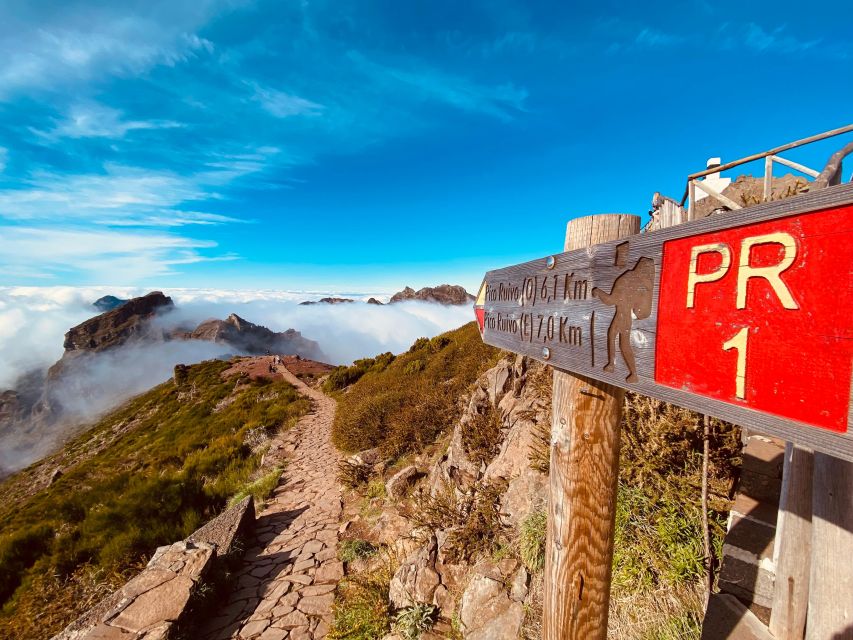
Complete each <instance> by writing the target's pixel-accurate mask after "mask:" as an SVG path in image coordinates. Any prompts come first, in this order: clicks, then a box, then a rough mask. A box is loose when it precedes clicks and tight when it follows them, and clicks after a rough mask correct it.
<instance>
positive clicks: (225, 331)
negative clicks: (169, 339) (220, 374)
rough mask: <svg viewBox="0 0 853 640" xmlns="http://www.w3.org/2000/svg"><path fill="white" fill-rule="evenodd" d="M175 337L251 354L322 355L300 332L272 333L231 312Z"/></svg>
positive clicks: (311, 341)
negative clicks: (220, 318) (221, 345)
mask: <svg viewBox="0 0 853 640" xmlns="http://www.w3.org/2000/svg"><path fill="white" fill-rule="evenodd" d="M175 337H180V338H185V339H189V340H209V341H210V342H225V343H228V344H229V345H231V346H232V347H234V348H235V349H237V350H239V351H241V352H244V353H248V354H252V355H261V354H264V353H288V354H296V355H300V356H302V357H305V358H310V359H320V358H322V355H323V354H322V352H321V351H320V345H318V344H317V343H316V342H314V341H313V340H308V339H307V338H304V337H302V334H301V333H299V332H298V331H296V330H295V329H288V330H287V331H283V332H281V333H276V332H275V331H270V330H269V329H267V328H266V327H262V326H260V325H257V324H254V323H252V322H249V321H248V320H245V319H243V318H241V317H240V316H238V315H237V314H236V313H232V314H231V315H230V316H228V318H227V319H225V320H206V321H204V322H202V323H201V324H200V325H198V327H196V328H195V329H194V330H193V331H191V332H190V333H181V334H177V335H175Z"/></svg>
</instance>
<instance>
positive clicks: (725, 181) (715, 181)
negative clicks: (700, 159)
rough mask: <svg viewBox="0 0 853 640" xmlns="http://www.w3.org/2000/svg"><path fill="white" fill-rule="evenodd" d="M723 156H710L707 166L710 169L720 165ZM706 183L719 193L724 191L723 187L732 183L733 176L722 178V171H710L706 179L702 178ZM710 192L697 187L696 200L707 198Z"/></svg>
mask: <svg viewBox="0 0 853 640" xmlns="http://www.w3.org/2000/svg"><path fill="white" fill-rule="evenodd" d="M722 163H723V162H722V158H708V164H707V165H706V167H707V168H708V169H713V168H714V167H719V166H720V165H721V164H722ZM702 182H704V183H705V184H707V185H708V186H709V187H711V188H712V189H713V190H714V191H716V192H717V193H722V192H723V189H725V188H726V187H728V186H729V185H730V184H731V183H732V179H731V178H721V177H720V172H719V171H718V172H717V173H710V174H708V175H707V176H705V179H704V180H702ZM707 197H708V194H707V193H705V192H704V191H702V189H696V196H695V198H696V202H699V201H700V200H701V199H702V198H707Z"/></svg>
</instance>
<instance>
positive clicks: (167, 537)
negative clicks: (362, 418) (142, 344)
mask: <svg viewBox="0 0 853 640" xmlns="http://www.w3.org/2000/svg"><path fill="white" fill-rule="evenodd" d="M228 367H229V363H227V362H221V361H211V362H205V363H202V364H199V365H196V366H193V367H190V368H189V369H188V371H187V372H186V379H185V380H184V382H183V384H181V385H180V386H176V385H175V384H174V383H173V382H172V381H169V382H166V383H164V384H161V385H159V386H158V387H155V388H154V389H152V390H151V391H149V392H147V393H144V394H142V395H140V396H138V397H137V398H135V399H134V400H132V401H130V402H128V403H127V404H126V405H124V406H123V407H122V408H121V409H119V410H118V411H116V412H114V413H112V414H110V415H109V416H107V417H105V418H104V419H102V420H101V421H100V422H98V423H97V424H96V425H95V426H94V427H93V428H92V429H90V430H89V431H87V432H86V433H85V434H83V435H82V436H80V437H78V438H77V439H76V440H74V441H72V442H70V443H69V444H68V445H67V446H66V447H65V448H64V449H63V451H62V452H60V453H58V454H56V455H55V456H52V457H49V458H47V459H45V460H44V461H42V462H40V463H38V464H36V465H33V466H32V467H30V468H29V469H26V470H24V471H22V472H21V473H19V474H16V475H15V476H12V477H11V478H9V479H7V480H6V481H5V482H4V483H2V485H0V496H2V497H3V501H2V503H0V603H3V609H2V613H0V638H16V639H22V638H42V637H46V636H49V635H51V634H53V633H55V632H56V631H58V630H59V629H61V628H62V626H64V625H65V624H67V623H68V622H70V621H71V619H73V618H74V617H75V616H76V615H78V614H79V613H80V612H81V611H82V610H85V608H86V607H87V606H91V604H93V598H94V596H95V594H93V593H92V592H91V590H95V591H98V590H100V591H103V588H102V587H103V585H104V584H112V585H115V584H117V583H118V582H120V581H122V580H123V578H124V577H126V573H127V572H128V571H129V570H131V569H133V568H138V567H139V565H140V564H141V563H144V561H145V559H146V558H147V557H148V556H149V555H150V554H151V553H152V552H153V551H154V549H155V548H156V547H157V546H160V545H163V544H171V543H172V542H174V541H176V540H180V539H182V538H184V537H186V536H187V535H189V534H190V533H191V532H192V531H194V530H195V529H196V528H198V527H199V526H200V525H201V524H203V523H204V522H205V521H207V520H208V519H210V518H211V517H212V516H214V515H216V514H217V513H218V512H219V511H221V510H222V509H223V508H224V507H225V506H226V504H227V503H228V500H229V498H230V497H232V496H234V494H235V493H238V492H240V491H244V492H248V493H252V494H253V495H256V497H257V496H261V495H263V494H264V493H265V492H268V491H269V490H270V488H271V486H270V485H271V484H272V483H273V482H274V479H273V474H269V475H268V476H264V477H263V478H261V479H260V480H258V481H256V482H252V480H253V473H254V472H255V470H256V469H257V468H258V465H259V462H260V457H261V451H260V449H258V448H257V447H255V448H253V446H252V445H253V444H255V442H256V441H258V438H257V435H258V432H259V430H262V431H266V432H268V433H272V432H273V431H276V430H278V429H280V428H286V427H289V426H290V425H292V424H293V423H295V421H296V419H297V417H298V416H300V415H302V414H304V413H305V412H306V411H307V410H308V402H307V401H306V400H304V399H303V398H302V397H301V396H300V395H299V394H298V393H297V392H296V391H295V389H293V387H291V386H290V385H289V384H287V383H285V382H281V381H276V382H271V381H267V380H257V381H250V380H249V379H248V378H242V379H240V380H239V381H238V380H237V378H235V377H230V378H228V379H223V377H222V376H221V373H222V372H223V371H224V370H225V369H227V368H228ZM235 383H237V384H235ZM250 434H251V437H248V438H247V436H249V435H250ZM247 439H248V440H250V441H251V444H250V443H249V442H247ZM260 440H263V438H261V439H260ZM56 467H63V468H64V475H62V476H61V477H59V479H58V480H57V481H56V482H55V483H53V484H52V485H51V486H49V487H46V486H44V484H46V483H44V484H41V485H40V486H41V487H43V488H40V489H35V490H33V485H35V484H36V483H37V482H38V478H39V477H44V476H45V475H49V470H50V469H52V468H56ZM45 469H47V470H48V472H47V474H45V473H41V476H40V475H39V473H40V472H41V471H42V470H45ZM279 473H280V471H277V472H276V477H275V481H277V476H278V474H279ZM95 575H96V576H100V577H98V578H93V577H92V576H95ZM86 585H89V587H87V586H86ZM67 593H75V594H76V597H74V598H67V597H62V594H67ZM100 595H103V593H101V594H100ZM45 620H48V621H50V622H49V624H47V626H46V625H45Z"/></svg>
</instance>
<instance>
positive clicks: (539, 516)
mask: <svg viewBox="0 0 853 640" xmlns="http://www.w3.org/2000/svg"><path fill="white" fill-rule="evenodd" d="M547 524H548V512H547V511H546V510H545V509H536V510H534V511H533V512H531V513H530V515H528V516H527V517H526V518H525V519H524V520H522V521H521V526H520V527H519V532H518V555H519V557H520V558H521V561H522V562H523V563H524V566H525V567H527V568H528V569H529V570H530V572H531V573H537V572H539V571H542V569H543V568H544V567H545V534H546V531H547Z"/></svg>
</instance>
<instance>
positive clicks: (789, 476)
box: [770, 442, 814, 640]
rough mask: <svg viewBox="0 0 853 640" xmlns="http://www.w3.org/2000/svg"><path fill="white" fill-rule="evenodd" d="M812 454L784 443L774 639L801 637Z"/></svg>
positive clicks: (809, 535) (772, 623)
mask: <svg viewBox="0 0 853 640" xmlns="http://www.w3.org/2000/svg"><path fill="white" fill-rule="evenodd" d="M813 468H814V461H813V454H812V452H811V451H807V450H806V449H802V448H800V447H797V446H795V445H793V444H792V443H790V442H789V443H787V444H786V445H785V464H784V467H783V470H782V494H781V495H780V497H779V517H778V520H777V524H776V544H775V547H774V549H773V555H774V556H775V557H776V583H775V587H774V593H773V609H772V613H771V614H770V632H771V633H772V634H773V635H774V637H776V638H777V639H778V640H803V637H804V634H805V631H806V613H807V611H808V600H809V572H810V569H811V549H812V517H811V514H812V470H813Z"/></svg>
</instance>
